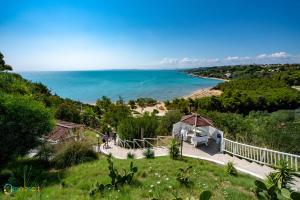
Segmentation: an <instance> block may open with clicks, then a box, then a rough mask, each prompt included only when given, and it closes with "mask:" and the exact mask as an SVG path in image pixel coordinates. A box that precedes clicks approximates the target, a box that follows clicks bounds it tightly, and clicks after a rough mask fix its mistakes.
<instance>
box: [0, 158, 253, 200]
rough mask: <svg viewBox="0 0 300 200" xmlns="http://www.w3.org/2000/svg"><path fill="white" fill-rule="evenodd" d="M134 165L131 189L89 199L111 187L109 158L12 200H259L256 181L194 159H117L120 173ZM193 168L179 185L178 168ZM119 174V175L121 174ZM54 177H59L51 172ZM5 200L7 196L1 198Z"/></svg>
mask: <svg viewBox="0 0 300 200" xmlns="http://www.w3.org/2000/svg"><path fill="white" fill-rule="evenodd" d="M131 161H133V162H134V164H135V165H136V166H137V167H138V172H137V174H136V175H135V176H134V181H133V182H132V184H131V185H129V186H128V185H127V186H124V187H122V188H119V190H110V191H105V192H104V193H103V194H102V195H101V196H100V193H97V195H96V196H95V197H93V198H92V197H90V196H89V191H90V190H91V188H92V187H93V185H94V184H95V183H96V182H99V183H109V181H110V179H109V176H108V168H107V167H108V164H107V161H106V158H105V157H104V156H101V157H100V159H99V160H97V161H93V162H89V163H84V164H80V165H78V166H74V167H71V168H69V169H67V170H65V171H64V172H60V176H59V177H60V178H59V180H60V181H52V182H48V183H45V186H44V187H43V188H42V189H41V191H40V192H17V193H16V194H15V196H14V197H13V198H11V199H59V200H70V199H78V200H79V199H125V200H127V199H133V200H135V199H138V200H139V199H152V198H153V197H155V198H157V199H173V198H174V196H176V195H177V196H179V197H181V198H183V199H188V198H190V199H199V194H200V193H201V192H202V191H204V190H210V191H212V193H213V197H212V199H232V200H234V199H237V200H241V199H243V200H244V199H256V197H255V195H254V193H253V192H252V189H253V188H254V180H255V179H254V178H253V177H251V176H248V175H244V174H238V176H236V177H235V176H230V175H227V174H226V173H225V170H224V167H223V166H218V165H215V164H212V163H209V162H207V161H202V160H198V159H193V158H184V159H183V160H172V159H170V158H169V157H157V158H155V159H139V160H117V159H114V163H115V166H116V167H117V168H118V169H120V170H121V169H122V168H125V169H128V168H129V164H130V162H131ZM190 165H191V166H193V167H192V170H191V181H192V183H191V184H190V186H189V187H186V186H183V185H180V183H179V182H178V181H177V180H176V175H177V174H178V172H179V168H186V167H188V166H190ZM120 170H119V171H120ZM51 172H52V173H58V172H56V171H53V170H52V171H51ZM1 195H2V197H3V199H9V198H8V196H5V195H3V193H2V194H0V197H1Z"/></svg>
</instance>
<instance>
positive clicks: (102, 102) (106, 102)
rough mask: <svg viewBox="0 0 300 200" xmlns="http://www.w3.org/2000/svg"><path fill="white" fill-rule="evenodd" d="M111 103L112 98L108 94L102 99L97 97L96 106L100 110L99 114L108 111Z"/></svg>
mask: <svg viewBox="0 0 300 200" xmlns="http://www.w3.org/2000/svg"><path fill="white" fill-rule="evenodd" d="M111 105H112V102H111V100H110V99H109V98H108V97H106V96H102V97H101V99H97V101H96V107H97V110H98V114H103V113H104V112H106V111H108V109H109V108H110V106H111Z"/></svg>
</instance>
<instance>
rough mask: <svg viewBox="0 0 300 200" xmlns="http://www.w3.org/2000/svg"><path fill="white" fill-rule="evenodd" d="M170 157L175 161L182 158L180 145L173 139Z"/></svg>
mask: <svg viewBox="0 0 300 200" xmlns="http://www.w3.org/2000/svg"><path fill="white" fill-rule="evenodd" d="M169 153H170V157H171V158H172V159H174V160H176V159H178V158H179V156H180V150H179V144H178V142H177V140H176V139H173V140H172V142H171V144H170V146H169Z"/></svg>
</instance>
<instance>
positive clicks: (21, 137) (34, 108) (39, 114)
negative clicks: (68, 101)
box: [0, 92, 54, 163]
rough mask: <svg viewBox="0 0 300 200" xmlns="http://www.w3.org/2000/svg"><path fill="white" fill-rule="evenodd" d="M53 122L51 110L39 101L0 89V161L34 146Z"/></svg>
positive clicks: (4, 160)
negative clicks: (6, 92) (5, 92)
mask: <svg viewBox="0 0 300 200" xmlns="http://www.w3.org/2000/svg"><path fill="white" fill-rule="evenodd" d="M53 125H54V120H53V115H52V113H51V112H50V111H49V110H48V109H47V108H45V106H44V105H42V104H41V103H39V102H37V101H35V100H33V99H32V98H30V97H23V96H20V95H8V94H4V93H1V92H0V138H1V140H0V163H4V162H6V161H7V160H8V159H11V158H13V157H14V156H21V155H24V154H26V153H27V151H28V150H30V149H31V148H34V147H36V146H37V145H38V144H40V140H39V138H40V137H41V136H42V135H44V134H47V133H49V132H50V131H51V130H52V127H53Z"/></svg>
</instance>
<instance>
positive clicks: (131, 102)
mask: <svg viewBox="0 0 300 200" xmlns="http://www.w3.org/2000/svg"><path fill="white" fill-rule="evenodd" d="M128 105H129V106H130V108H131V109H135V108H136V105H135V101H134V100H129V101H128Z"/></svg>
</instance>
